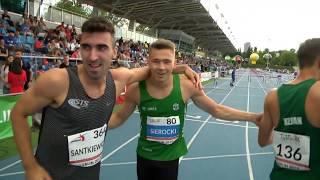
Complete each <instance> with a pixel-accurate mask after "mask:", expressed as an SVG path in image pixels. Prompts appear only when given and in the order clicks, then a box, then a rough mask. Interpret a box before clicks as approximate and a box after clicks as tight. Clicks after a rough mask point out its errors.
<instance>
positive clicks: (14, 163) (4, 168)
mask: <svg viewBox="0 0 320 180" xmlns="http://www.w3.org/2000/svg"><path fill="white" fill-rule="evenodd" d="M20 162H21V160H18V161H16V162H13V163H11V164H9V165H8V166H5V167H3V168H1V169H0V172H1V171H4V170H6V169H8V168H10V167H12V166H14V165H16V164H18V163H20Z"/></svg>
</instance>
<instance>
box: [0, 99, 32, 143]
mask: <svg viewBox="0 0 320 180" xmlns="http://www.w3.org/2000/svg"><path fill="white" fill-rule="evenodd" d="M20 96H21V95H14V96H0V139H5V138H8V137H11V136H13V132H12V127H11V122H10V113H11V109H12V108H13V106H14V105H15V104H16V102H17V100H18V99H19V98H20ZM28 123H29V125H31V124H32V120H31V117H28Z"/></svg>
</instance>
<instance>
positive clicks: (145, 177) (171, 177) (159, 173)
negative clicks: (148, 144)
mask: <svg viewBox="0 0 320 180" xmlns="http://www.w3.org/2000/svg"><path fill="white" fill-rule="evenodd" d="M178 169H179V159H176V160H172V161H154V160H149V159H145V158H143V157H141V156H139V155H137V175H138V180H177V179H178Z"/></svg>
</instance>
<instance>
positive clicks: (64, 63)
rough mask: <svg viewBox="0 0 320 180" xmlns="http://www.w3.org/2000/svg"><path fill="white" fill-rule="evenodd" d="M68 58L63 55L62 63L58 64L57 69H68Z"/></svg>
mask: <svg viewBox="0 0 320 180" xmlns="http://www.w3.org/2000/svg"><path fill="white" fill-rule="evenodd" d="M69 65H70V64H69V56H68V55H67V54H64V55H63V62H62V64H60V66H59V68H66V67H69Z"/></svg>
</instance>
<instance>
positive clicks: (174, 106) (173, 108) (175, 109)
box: [172, 103, 179, 111]
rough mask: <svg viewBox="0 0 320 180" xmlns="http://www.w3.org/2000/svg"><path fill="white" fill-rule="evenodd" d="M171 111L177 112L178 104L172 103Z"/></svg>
mask: <svg viewBox="0 0 320 180" xmlns="http://www.w3.org/2000/svg"><path fill="white" fill-rule="evenodd" d="M172 110H174V111H178V110H179V104H178V103H174V104H173V105H172Z"/></svg>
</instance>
